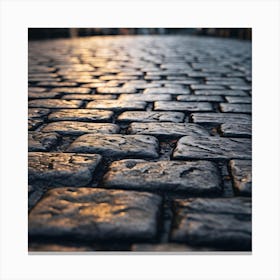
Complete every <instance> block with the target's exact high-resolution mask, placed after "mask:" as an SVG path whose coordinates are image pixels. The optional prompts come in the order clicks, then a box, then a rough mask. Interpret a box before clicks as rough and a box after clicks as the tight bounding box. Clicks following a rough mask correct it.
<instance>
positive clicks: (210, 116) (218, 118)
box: [191, 113, 252, 126]
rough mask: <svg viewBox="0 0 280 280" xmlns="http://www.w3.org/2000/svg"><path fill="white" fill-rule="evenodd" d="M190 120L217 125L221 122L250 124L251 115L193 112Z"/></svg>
mask: <svg viewBox="0 0 280 280" xmlns="http://www.w3.org/2000/svg"><path fill="white" fill-rule="evenodd" d="M191 120H192V121H193V122H194V123H197V124H201V125H219V124H223V123H229V124H244V125H248V126H250V125H251V122H252V117H251V116H250V115H246V114H231V113H193V114H191Z"/></svg>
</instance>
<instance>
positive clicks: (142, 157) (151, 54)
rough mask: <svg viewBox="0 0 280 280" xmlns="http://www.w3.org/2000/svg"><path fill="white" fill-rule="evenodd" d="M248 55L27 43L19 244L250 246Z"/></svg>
mask: <svg viewBox="0 0 280 280" xmlns="http://www.w3.org/2000/svg"><path fill="white" fill-rule="evenodd" d="M251 51H252V50H251V42H249V41H241V40H234V39H221V38H211V37H195V36H174V35H173V36H171V35H168V36H167V35H163V36H152V35H149V36H96V37H84V38H77V39H56V40H43V41H29V53H28V55H29V59H28V64H29V65H28V70H29V77H28V129H29V133H28V151H29V152H28V154H29V156H28V179H29V187H28V197H29V200H28V208H29V220H28V235H29V251H58V252H61V251H68V252H84V251H134V252H140V251H145V252H147V251H151V252H166V251H173V252H194V251H199V252H201V251H251V235H252V233H251V219H252V212H251V185H252V178H251V177H252V176H251V173H252V172H251V158H252V157H251V144H252V143H251V142H252V141H251V140H252V139H251V138H252V129H251V128H252V120H251V99H252V97H251V55H252V54H251Z"/></svg>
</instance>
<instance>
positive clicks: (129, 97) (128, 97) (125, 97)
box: [119, 93, 171, 102]
mask: <svg viewBox="0 0 280 280" xmlns="http://www.w3.org/2000/svg"><path fill="white" fill-rule="evenodd" d="M119 100H121V101H128V102H129V101H146V102H153V101H158V100H171V95H170V94H151V93H150V94H141V93H139V94H121V95H120V97H119Z"/></svg>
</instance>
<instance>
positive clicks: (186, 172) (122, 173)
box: [104, 159, 221, 194]
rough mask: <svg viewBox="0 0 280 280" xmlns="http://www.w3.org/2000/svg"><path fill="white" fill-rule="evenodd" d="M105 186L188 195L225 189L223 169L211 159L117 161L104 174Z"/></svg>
mask: <svg viewBox="0 0 280 280" xmlns="http://www.w3.org/2000/svg"><path fill="white" fill-rule="evenodd" d="M104 186H105V187H107V188H121V189H128V190H131V189H132V190H133V189H136V190H145V191H155V190H161V191H171V192H184V193H185V194H202V193H208V194H211V193H218V192H220V191H221V181H220V175H219V171H218V169H217V167H216V165H215V164H214V163H212V162H208V161H196V162H187V161H157V162H147V161H144V160H136V159H127V160H121V161H115V162H113V163H112V164H111V165H110V166H109V171H108V172H107V173H106V174H105V176H104Z"/></svg>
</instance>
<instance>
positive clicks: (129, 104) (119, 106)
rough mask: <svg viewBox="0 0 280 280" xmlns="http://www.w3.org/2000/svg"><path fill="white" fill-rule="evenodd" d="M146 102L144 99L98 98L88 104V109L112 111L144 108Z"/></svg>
mask: <svg viewBox="0 0 280 280" xmlns="http://www.w3.org/2000/svg"><path fill="white" fill-rule="evenodd" d="M145 107H146V102H142V101H121V100H98V101H91V102H89V103H88V104H87V108H88V109H105V110H112V111H125V110H144V109H145Z"/></svg>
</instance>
